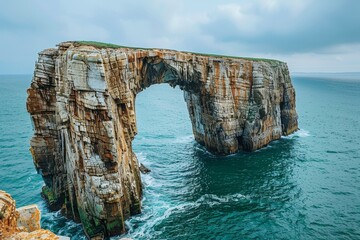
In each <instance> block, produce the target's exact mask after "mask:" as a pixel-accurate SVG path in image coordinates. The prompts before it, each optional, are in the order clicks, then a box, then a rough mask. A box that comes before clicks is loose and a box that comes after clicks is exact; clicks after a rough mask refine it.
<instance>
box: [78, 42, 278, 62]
mask: <svg viewBox="0 0 360 240" xmlns="http://www.w3.org/2000/svg"><path fill="white" fill-rule="evenodd" d="M74 43H75V44H79V45H88V46H93V47H97V48H130V49H142V50H152V49H157V48H141V47H129V46H122V45H117V44H112V43H103V42H96V41H75V42H74ZM165 50H171V51H177V50H172V49H165ZM179 52H185V53H192V54H198V55H203V56H211V57H220V58H239V59H245V60H251V61H262V62H268V63H271V64H277V63H282V61H279V60H275V59H267V58H251V57H237V56H226V55H219V54H211V53H197V52H188V51H179Z"/></svg>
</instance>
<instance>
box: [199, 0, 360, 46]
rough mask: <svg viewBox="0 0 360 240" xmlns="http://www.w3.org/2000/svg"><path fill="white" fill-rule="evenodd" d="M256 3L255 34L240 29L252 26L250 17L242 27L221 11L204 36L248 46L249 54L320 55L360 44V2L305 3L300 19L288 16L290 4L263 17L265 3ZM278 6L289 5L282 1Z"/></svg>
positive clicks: (216, 13)
mask: <svg viewBox="0 0 360 240" xmlns="http://www.w3.org/2000/svg"><path fill="white" fill-rule="evenodd" d="M253 2H254V9H253V10H254V12H252V14H254V13H255V17H256V18H258V23H257V24H255V25H254V26H253V27H255V28H256V32H255V34H251V33H250V34H249V33H247V32H246V31H243V30H242V29H241V28H240V29H239V27H238V25H241V24H243V25H246V24H248V22H247V20H249V21H251V19H249V18H250V15H249V16H247V17H246V16H245V17H244V19H243V20H244V21H243V22H242V23H239V22H236V19H233V18H231V16H229V15H228V14H226V12H220V11H217V12H215V13H213V14H212V15H213V16H214V17H213V18H212V19H211V21H209V22H208V23H207V24H205V25H203V26H202V31H203V34H207V35H210V36H213V37H214V38H215V39H216V40H218V41H219V42H222V43H224V44H226V43H229V42H233V43H236V42H239V43H241V44H244V43H245V45H246V46H247V47H246V48H247V49H246V50H248V51H256V52H264V51H265V52H274V53H299V52H308V51H320V50H322V49H324V48H328V47H331V46H334V45H338V44H345V43H349V44H350V43H358V42H360V31H359V29H360V14H358V13H359V11H360V1H356V0H353V1H351V0H345V1H344V0H331V1H325V0H323V1H321V0H317V1H315V0H314V1H303V2H305V3H306V6H305V8H304V9H303V10H302V11H301V13H300V14H299V15H298V16H296V18H295V17H293V16H291V12H287V9H286V7H287V5H286V4H284V5H285V6H283V7H280V9H279V10H277V11H274V12H272V13H263V12H260V11H258V10H257V8H260V5H261V4H262V3H263V2H264V1H253ZM276 2H279V3H280V4H282V3H285V1H281V0H279V1H276ZM287 2H290V3H291V1H287ZM239 5H240V6H241V3H240V4H239Z"/></svg>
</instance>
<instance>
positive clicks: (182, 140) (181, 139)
mask: <svg viewBox="0 0 360 240" xmlns="http://www.w3.org/2000/svg"><path fill="white" fill-rule="evenodd" d="M192 141H194V136H193V135H187V136H182V137H178V138H175V140H174V142H175V143H189V142H192Z"/></svg>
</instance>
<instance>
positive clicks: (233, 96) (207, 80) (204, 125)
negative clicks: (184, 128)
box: [27, 42, 297, 237]
mask: <svg viewBox="0 0 360 240" xmlns="http://www.w3.org/2000/svg"><path fill="white" fill-rule="evenodd" d="M157 83H168V84H170V85H171V86H176V85H178V86H179V87H180V88H181V89H182V90H184V91H185V94H184V96H185V101H186V103H187V107H188V110H189V115H190V119H191V122H192V127H193V133H194V136H195V139H196V141H198V142H200V143H202V144H203V145H205V147H206V148H207V149H208V150H210V151H212V152H215V153H219V154H230V153H234V152H236V151H238V150H239V149H243V150H247V151H253V150H256V149H258V148H261V147H263V146H265V145H267V144H268V143H269V142H270V141H272V140H274V139H278V138H280V137H281V135H288V134H290V133H292V132H294V131H295V130H296V129H297V114H296V111H295V91H294V88H293V87H292V84H291V80H290V76H289V72H288V69H287V65H286V64H285V63H282V62H279V61H275V60H249V59H242V58H234V57H222V56H210V55H202V54H194V53H186V52H178V51H173V50H162V49H134V48H126V47H119V48H107V47H99V46H97V45H93V44H91V45H84V44H80V43H77V42H66V43H61V44H59V46H58V48H57V49H47V50H44V51H42V52H41V53H39V59H38V61H37V63H36V68H35V72H34V78H33V81H32V83H31V87H30V88H29V90H28V101H27V109H28V111H29V113H30V114H31V117H32V120H33V123H34V131H35V135H34V137H33V138H32V140H31V152H32V155H33V159H34V163H35V166H36V168H37V169H38V171H39V172H40V173H41V175H42V176H43V179H44V181H45V184H46V186H45V187H44V188H43V194H44V195H45V197H46V198H47V199H48V201H49V203H50V206H51V207H53V208H54V209H59V208H62V209H63V212H64V213H65V214H66V215H67V216H68V217H70V218H73V219H75V220H80V221H81V222H82V223H83V226H84V229H85V232H86V233H87V235H88V236H90V237H91V236H96V235H105V236H111V235H115V234H120V233H122V232H124V231H125V228H124V220H125V219H126V218H128V217H130V216H131V215H133V214H136V213H139V212H140V210H141V202H140V200H141V191H142V186H141V179H140V173H139V166H138V161H137V159H136V156H135V154H134V153H133V151H132V145H131V144H132V140H133V139H134V136H135V135H136V133H137V128H136V116H135V98H136V94H137V93H139V92H140V91H142V90H144V89H146V88H147V87H149V86H150V85H152V84H157Z"/></svg>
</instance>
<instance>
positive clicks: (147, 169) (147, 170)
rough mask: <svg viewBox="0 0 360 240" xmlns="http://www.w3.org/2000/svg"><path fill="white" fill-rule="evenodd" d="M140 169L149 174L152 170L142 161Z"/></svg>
mask: <svg viewBox="0 0 360 240" xmlns="http://www.w3.org/2000/svg"><path fill="white" fill-rule="evenodd" d="M139 170H140V172H141V173H142V174H148V173H150V172H151V170H150V169H149V168H147V167H145V166H144V164H142V163H140V167H139Z"/></svg>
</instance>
